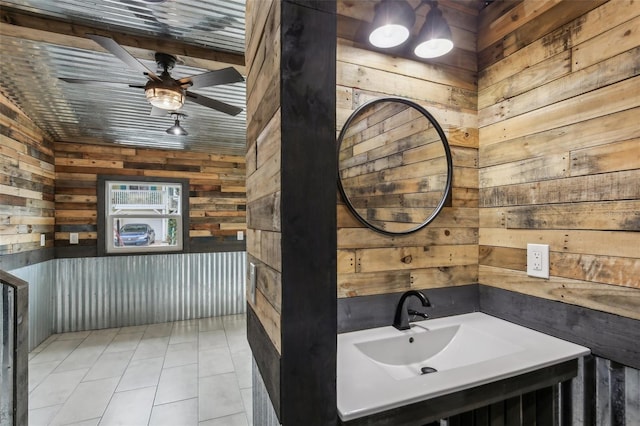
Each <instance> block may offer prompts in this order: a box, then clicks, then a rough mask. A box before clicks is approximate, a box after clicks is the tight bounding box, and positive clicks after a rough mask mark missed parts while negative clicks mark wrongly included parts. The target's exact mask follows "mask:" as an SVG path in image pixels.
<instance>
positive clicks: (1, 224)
mask: <svg viewBox="0 0 640 426" xmlns="http://www.w3.org/2000/svg"><path fill="white" fill-rule="evenodd" d="M0 135H1V139H0V253H1V254H2V257H3V258H4V259H3V262H2V264H3V265H7V266H15V267H19V266H24V264H23V262H28V261H30V260H33V259H36V258H44V259H48V258H49V257H50V255H43V256H40V255H36V254H31V255H27V254H26V253H28V252H45V251H47V249H50V248H51V247H53V244H54V243H53V241H54V225H55V216H54V215H55V210H54V208H55V202H54V197H55V191H54V188H55V186H54V179H55V174H54V157H53V149H52V147H53V143H52V142H51V141H50V140H49V138H48V136H47V135H46V134H45V133H44V132H43V131H41V130H40V129H38V127H37V126H36V125H35V124H34V123H33V122H31V120H29V118H28V117H27V116H26V115H25V114H24V113H23V112H22V111H20V109H18V108H17V107H16V106H15V105H14V104H13V103H12V101H11V100H10V99H8V98H6V97H5V96H4V95H2V94H0ZM41 235H44V236H45V246H44V247H42V246H40V236H41ZM5 257H6V258H5ZM13 259H16V260H15V261H13Z"/></svg>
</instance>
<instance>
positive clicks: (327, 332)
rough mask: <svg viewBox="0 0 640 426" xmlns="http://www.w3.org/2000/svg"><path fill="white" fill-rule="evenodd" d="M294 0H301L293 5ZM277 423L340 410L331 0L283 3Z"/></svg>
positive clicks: (331, 416)
mask: <svg viewBox="0 0 640 426" xmlns="http://www.w3.org/2000/svg"><path fill="white" fill-rule="evenodd" d="M298 3H299V4H298ZM281 45H282V52H281V53H282V56H281V77H280V78H281V89H280V90H281V118H282V124H281V126H282V127H281V130H282V151H281V155H282V166H281V167H282V170H281V173H282V199H281V220H282V243H281V244H282V312H281V336H282V354H281V371H280V383H281V402H280V411H281V417H280V420H281V421H282V423H283V425H285V426H295V425H306V426H313V425H333V424H335V423H336V421H337V414H336V382H335V377H336V347H337V343H336V341H337V338H336V336H337V325H336V324H337V320H336V316H337V311H336V248H337V246H336V239H337V232H336V178H337V165H336V155H335V131H336V122H335V109H336V99H335V95H336V91H335V87H336V3H335V1H322V2H311V3H308V2H296V1H291V0H283V1H282V3H281Z"/></svg>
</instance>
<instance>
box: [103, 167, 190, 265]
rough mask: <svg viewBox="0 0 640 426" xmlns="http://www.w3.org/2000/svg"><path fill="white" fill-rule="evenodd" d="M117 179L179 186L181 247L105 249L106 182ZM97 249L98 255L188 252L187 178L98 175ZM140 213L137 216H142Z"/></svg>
mask: <svg viewBox="0 0 640 426" xmlns="http://www.w3.org/2000/svg"><path fill="white" fill-rule="evenodd" d="M112 181H117V182H123V183H131V184H135V183H139V184H141V185H146V184H154V183H155V184H158V183H162V184H168V185H179V186H180V191H181V193H180V204H181V210H182V212H181V219H182V226H181V227H180V230H181V232H182V248H179V249H178V248H175V249H167V248H166V247H168V246H162V247H149V246H127V247H126V248H124V247H123V248H122V250H118V251H117V252H113V251H109V250H108V249H107V238H111V235H112V231H111V229H112V228H111V227H109V229H107V225H109V223H108V222H109V215H108V213H107V211H106V209H107V208H108V207H109V203H107V198H106V197H107V194H108V189H107V183H108V182H112ZM96 189H97V191H96V194H97V210H98V211H97V213H98V217H97V244H98V247H97V249H98V250H97V251H98V256H127V255H146V254H167V253H188V252H189V240H190V238H189V179H180V178H163V177H146V176H120V175H98V179H97V188H96ZM144 216H145V215H140V216H137V217H144Z"/></svg>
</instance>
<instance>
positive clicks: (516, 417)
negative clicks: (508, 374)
mask: <svg viewBox="0 0 640 426" xmlns="http://www.w3.org/2000/svg"><path fill="white" fill-rule="evenodd" d="M521 408H522V407H521V405H520V397H519V396H514V397H513V398H509V399H507V400H505V401H504V421H505V424H507V425H521V424H522V417H521Z"/></svg>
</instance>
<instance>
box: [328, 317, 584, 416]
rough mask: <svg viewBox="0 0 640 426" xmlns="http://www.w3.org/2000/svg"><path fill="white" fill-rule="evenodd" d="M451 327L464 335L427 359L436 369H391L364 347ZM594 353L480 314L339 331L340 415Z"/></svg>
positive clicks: (381, 408) (375, 409)
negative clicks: (399, 371) (409, 371)
mask: <svg viewBox="0 0 640 426" xmlns="http://www.w3.org/2000/svg"><path fill="white" fill-rule="evenodd" d="M451 326H459V331H458V333H456V335H455V336H454V337H453V339H452V340H451V341H450V342H449V343H448V344H447V345H446V347H445V348H444V349H443V350H442V351H440V352H439V353H438V354H436V355H435V356H431V357H430V358H428V359H426V360H424V361H422V362H421V364H424V365H425V366H429V364H434V365H433V366H436V368H438V371H437V372H436V373H431V374H425V375H419V374H417V375H415V376H412V375H409V376H406V374H405V375H404V376H398V375H396V374H394V373H393V372H391V373H390V370H394V369H397V368H398V367H397V366H389V365H387V364H384V363H381V362H377V361H374V360H373V359H372V358H370V357H369V356H367V355H365V353H364V352H363V351H362V350H361V349H359V347H360V348H361V347H363V343H366V342H372V341H377V340H383V341H384V342H385V343H384V344H385V345H388V346H393V345H389V344H388V343H387V342H389V340H385V339H392V340H393V339H394V338H397V337H398V336H400V338H403V337H402V336H404V338H407V339H408V338H409V337H411V336H416V340H417V338H418V336H420V335H421V334H422V333H428V332H429V331H430V330H438V329H441V328H445V327H451ZM483 344H484V345H485V346H486V348H483ZM495 344H499V345H500V349H499V351H502V352H499V351H498V352H499V353H498V355H495V352H496V351H495V350H493V349H491V348H490V347H489V346H493V345H495ZM390 349H392V348H391V347H390ZM487 351H488V352H487ZM489 352H491V354H489ZM589 353H590V351H589V349H588V348H585V347H583V346H580V345H576V344H574V343H570V342H567V341H565V340H562V339H558V338H555V337H552V336H549V335H546V334H544V333H540V332H537V331H534V330H531V329H529V328H526V327H522V326H519V325H516V324H513V323H511V322H508V321H505V320H502V319H499V318H495V317H492V316H490V315H487V314H483V313H480V312H475V313H470V314H463V315H455V316H451V317H445V318H438V319H431V320H424V321H419V322H414V323H412V328H411V329H410V330H404V331H400V330H397V329H395V328H393V327H392V326H388V327H379V328H374V329H368V330H360V331H354V332H350V333H344V334H339V335H338V359H337V399H338V413H339V415H340V418H341V419H342V420H343V421H349V420H353V419H357V418H360V417H364V416H368V415H371V414H376V413H380V412H383V411H386V410H390V409H393V408H397V407H402V406H404V405H408V404H411V403H414V402H419V401H425V400H428V399H431V398H435V397H438V396H442V395H446V394H450V393H453V392H457V391H461V390H464V389H469V388H472V387H475V386H479V385H483V384H486V383H491V382H494V381H497V380H500V379H505V378H509V377H513V376H517V375H520V374H523V373H527V372H531V371H534V370H537V369H540V368H544V367H547V366H551V365H555V364H558V363H561V362H563V361H568V360H571V359H576V358H579V357H582V356H584V355H588V354H589ZM456 362H459V363H460V365H459V366H458V365H456ZM397 377H402V378H397ZM404 377H407V378H404Z"/></svg>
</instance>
